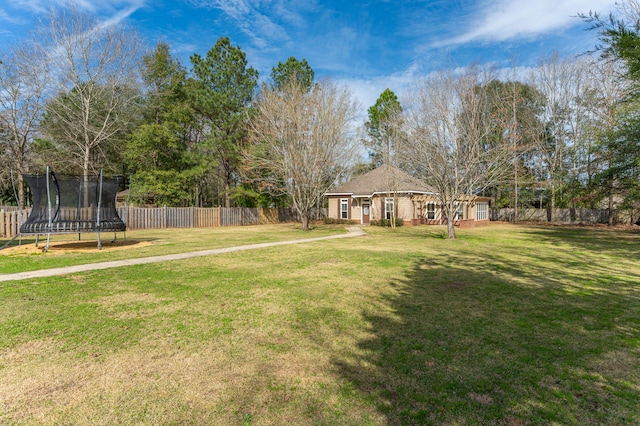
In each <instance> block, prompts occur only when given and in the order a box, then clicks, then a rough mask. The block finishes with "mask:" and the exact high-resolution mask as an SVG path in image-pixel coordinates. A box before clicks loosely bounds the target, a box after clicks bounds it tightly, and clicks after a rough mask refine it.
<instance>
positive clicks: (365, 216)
mask: <svg viewBox="0 0 640 426" xmlns="http://www.w3.org/2000/svg"><path fill="white" fill-rule="evenodd" d="M362 224H363V225H368V224H369V203H363V204H362Z"/></svg>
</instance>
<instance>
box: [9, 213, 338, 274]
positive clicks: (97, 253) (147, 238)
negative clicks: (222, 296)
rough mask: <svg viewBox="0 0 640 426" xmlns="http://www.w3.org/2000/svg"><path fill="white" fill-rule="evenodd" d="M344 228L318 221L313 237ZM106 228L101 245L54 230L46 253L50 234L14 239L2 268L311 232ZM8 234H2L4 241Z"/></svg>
mask: <svg viewBox="0 0 640 426" xmlns="http://www.w3.org/2000/svg"><path fill="white" fill-rule="evenodd" d="M343 233H345V230H344V226H321V227H316V228H315V229H314V232H313V236H314V237H322V236H327V235H334V234H343ZM115 237H116V238H115V239H114V234H113V233H103V234H102V245H103V249H102V250H98V245H97V235H96V234H92V233H88V234H86V233H85V234H81V235H80V238H81V240H79V239H78V234H61V235H52V236H51V247H50V249H49V251H48V252H47V253H43V251H42V249H43V248H44V247H45V242H46V239H45V238H46V237H44V238H42V237H41V238H40V240H39V242H38V245H37V246H36V244H35V242H36V240H35V238H32V237H29V238H25V239H23V240H22V244H21V245H20V246H18V240H15V241H12V242H11V244H10V245H9V247H8V248H7V249H4V250H0V274H9V273H14V272H25V271H33V270H38V269H48V268H60V267H65V266H70V265H79V264H86V263H93V262H107V261H112V260H121V259H130V258H133V257H135V258H139V257H147V256H158V255H165V254H175V253H186V252H190V251H198V250H209V249H218V248H224V247H231V246H237V245H247V244H259V243H267V242H274V241H286V240H296V239H303V238H307V237H309V234H305V233H304V232H301V231H300V225H294V224H287V225H263V226H244V227H228V228H227V227H224V228H216V229H215V230H214V232H212V230H211V229H193V228H186V229H174V230H170V231H167V230H156V229H148V230H141V231H140V230H136V231H127V232H126V233H118V234H115ZM7 241H8V239H6V238H5V239H3V238H0V247H2V246H4V245H5V243H6V242H7Z"/></svg>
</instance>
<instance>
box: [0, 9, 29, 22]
mask: <svg viewBox="0 0 640 426" xmlns="http://www.w3.org/2000/svg"><path fill="white" fill-rule="evenodd" d="M0 22H8V23H10V24H16V25H21V24H24V19H22V18H19V17H17V16H15V15H10V14H9V13H7V12H6V11H5V10H4V9H0Z"/></svg>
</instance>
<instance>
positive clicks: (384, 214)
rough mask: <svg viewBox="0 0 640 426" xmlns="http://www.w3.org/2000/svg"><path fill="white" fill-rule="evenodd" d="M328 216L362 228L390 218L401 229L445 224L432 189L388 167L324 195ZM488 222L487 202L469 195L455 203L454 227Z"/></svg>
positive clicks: (377, 169)
mask: <svg viewBox="0 0 640 426" xmlns="http://www.w3.org/2000/svg"><path fill="white" fill-rule="evenodd" d="M325 195H326V197H327V198H328V200H329V206H328V212H327V213H328V216H329V217H330V218H333V219H349V220H353V221H355V222H356V223H360V224H363V225H367V224H369V223H370V222H371V221H372V220H380V219H384V218H387V219H388V218H390V217H391V212H394V213H395V217H397V218H400V219H402V220H403V222H404V223H405V225H419V224H427V225H442V224H446V220H445V219H444V218H443V215H442V208H441V206H440V202H439V200H438V197H437V193H436V192H435V190H434V189H433V188H431V187H430V186H428V185H426V184H424V183H423V182H421V181H420V180H418V179H416V178H414V177H413V176H411V175H409V174H407V173H405V172H403V171H401V170H399V169H397V168H394V167H391V166H381V167H378V168H376V169H374V170H372V171H370V172H368V173H365V174H363V175H360V176H357V177H356V178H354V179H352V180H350V181H349V182H346V183H344V184H342V185H340V186H337V187H336V188H334V189H332V190H330V191H328V192H326V193H325ZM488 221H489V198H487V197H478V196H475V195H470V196H468V197H465V198H464V199H461V200H460V202H459V209H458V214H457V217H456V225H460V226H462V227H468V226H475V225H476V224H479V223H487V222H488Z"/></svg>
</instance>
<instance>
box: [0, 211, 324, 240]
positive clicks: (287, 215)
mask: <svg viewBox="0 0 640 426" xmlns="http://www.w3.org/2000/svg"><path fill="white" fill-rule="evenodd" d="M117 210H118V215H119V216H120V218H122V220H123V221H124V222H125V223H126V224H127V229H131V230H133V229H162V228H215V227H219V226H245V225H262V224H269V223H284V222H293V221H296V220H297V215H296V214H295V213H294V212H293V210H292V209H275V208H274V209H267V208H243V207H231V208H225V207H211V208H204V207H157V208H156V207H119V208H118V209H117ZM29 211H30V210H28V209H27V210H21V211H10V212H7V211H3V210H0V237H6V238H13V237H14V236H16V235H18V233H19V232H20V225H22V224H23V223H24V222H25V221H26V220H27V217H28V216H29ZM325 214H326V211H325V209H318V210H317V211H316V212H314V215H313V218H314V219H322V218H323V217H324V215H325Z"/></svg>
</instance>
